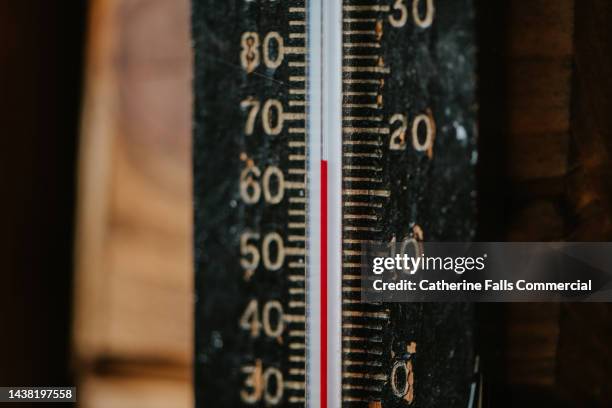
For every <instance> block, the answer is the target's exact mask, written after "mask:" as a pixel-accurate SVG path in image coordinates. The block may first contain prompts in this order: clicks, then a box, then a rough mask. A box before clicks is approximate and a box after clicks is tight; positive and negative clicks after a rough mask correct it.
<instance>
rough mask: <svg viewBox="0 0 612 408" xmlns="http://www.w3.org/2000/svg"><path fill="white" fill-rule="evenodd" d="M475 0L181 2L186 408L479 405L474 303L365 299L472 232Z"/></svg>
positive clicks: (474, 155)
mask: <svg viewBox="0 0 612 408" xmlns="http://www.w3.org/2000/svg"><path fill="white" fill-rule="evenodd" d="M472 2H473V0H379V1H374V0H344V1H323V0H285V1H281V0H234V1H228V2H213V1H212V0H194V1H193V33H194V45H195V81H194V88H195V111H194V115H195V130H194V144H193V150H194V186H195V197H194V198H195V262H196V314H195V318H196V356H195V374H196V375H195V390H196V405H197V407H204V408H206V407H218V406H222V407H250V406H256V407H290V406H299V407H305V406H309V407H368V408H380V407H408V406H410V407H412V406H414V407H445V408H446V407H455V406H457V407H467V406H475V404H476V401H477V399H478V398H477V395H476V394H477V389H476V388H475V386H474V383H473V376H474V375H473V372H474V365H475V361H476V357H475V355H474V338H473V337H474V331H473V327H474V321H473V310H472V307H471V306H469V305H457V304H364V303H362V302H361V301H360V292H359V291H360V274H359V270H360V269H359V268H360V266H361V264H360V260H361V255H362V253H361V251H362V245H363V244H366V243H368V242H385V243H387V242H388V243H398V244H401V243H410V242H415V241H416V242H418V241H423V240H431V241H436V240H449V241H465V240H470V239H471V238H472V236H473V234H474V228H475V226H474V221H473V220H474V201H475V193H474V166H475V164H476V160H477V152H476V128H475V126H476V125H475V124H476V114H477V106H476V100H475V82H476V78H475V38H474V25H475V16H474V5H473V4H472Z"/></svg>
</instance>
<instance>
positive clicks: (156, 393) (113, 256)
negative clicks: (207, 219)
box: [73, 0, 193, 408]
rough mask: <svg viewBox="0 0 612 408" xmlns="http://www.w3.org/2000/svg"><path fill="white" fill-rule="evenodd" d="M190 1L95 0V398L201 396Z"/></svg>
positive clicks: (91, 337)
mask: <svg viewBox="0 0 612 408" xmlns="http://www.w3.org/2000/svg"><path fill="white" fill-rule="evenodd" d="M189 27H190V25H189V1H188V0H172V1H167V0H93V1H92V2H91V4H90V11H89V30H88V32H89V36H88V40H87V56H86V57H87V59H86V81H85V99H84V107H83V116H82V132H81V133H82V135H81V148H80V159H79V184H78V189H79V190H78V191H79V195H78V196H79V206H78V229H77V239H76V247H75V250H76V270H75V307H74V310H75V320H74V353H73V355H74V359H73V360H74V361H73V362H74V367H75V369H76V375H77V379H78V385H79V387H80V390H79V391H80V396H79V399H80V404H81V406H83V407H87V408H89V407H93V408H96V407H114V408H122V407H126V408H127V407H130V408H134V407H136V408H137V407H148V408H150V407H177V408H178V407H188V406H190V405H191V400H192V396H191V394H192V391H191V389H192V387H191V352H192V326H193V319H192V311H191V308H192V299H193V295H192V257H191V253H192V250H191V224H192V222H191V218H192V217H191V156H190V154H191V153H190V139H191V126H190V123H191V51H190V34H189Z"/></svg>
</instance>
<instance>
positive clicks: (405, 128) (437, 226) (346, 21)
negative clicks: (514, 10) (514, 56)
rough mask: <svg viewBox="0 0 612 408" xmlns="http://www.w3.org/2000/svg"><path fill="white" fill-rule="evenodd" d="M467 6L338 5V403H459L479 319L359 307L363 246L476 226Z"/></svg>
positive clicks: (423, 308) (398, 307) (451, 308)
mask: <svg viewBox="0 0 612 408" xmlns="http://www.w3.org/2000/svg"><path fill="white" fill-rule="evenodd" d="M474 24H475V15H474V5H473V4H472V0H388V1H375V0H344V1H343V21H342V29H343V44H342V46H343V55H342V59H343V68H342V69H343V78H342V82H343V86H342V89H343V91H342V92H343V98H342V101H343V102H342V103H343V106H342V108H343V109H342V110H343V123H342V126H343V135H342V144H343V152H342V155H343V156H342V189H343V190H342V296H341V299H342V306H341V307H342V390H341V399H342V406H344V407H368V408H381V407H407V406H411V407H413V406H414V407H427V408H432V407H465V406H468V401H469V398H470V385H471V384H470V383H471V380H472V375H473V374H472V373H473V369H474V360H475V356H474V338H473V337H474V330H473V329H474V315H473V309H472V307H471V306H469V305H459V304H384V303H383V304H367V305H366V304H363V303H361V302H360V290H361V279H360V268H361V259H362V255H363V254H362V244H364V243H367V242H389V243H403V244H404V245H403V247H404V248H414V247H415V244H417V245H416V246H417V247H418V242H421V241H423V240H428V241H466V240H470V239H472V237H473V235H474V230H475V224H474V218H475V193H474V191H475V185H474V168H475V164H476V160H477V155H476V154H477V153H476V114H477V106H476V102H475V101H476V97H475V89H476V78H475V69H476V66H475V52H476V51H475V38H474Z"/></svg>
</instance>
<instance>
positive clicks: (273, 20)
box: [193, 0, 306, 407]
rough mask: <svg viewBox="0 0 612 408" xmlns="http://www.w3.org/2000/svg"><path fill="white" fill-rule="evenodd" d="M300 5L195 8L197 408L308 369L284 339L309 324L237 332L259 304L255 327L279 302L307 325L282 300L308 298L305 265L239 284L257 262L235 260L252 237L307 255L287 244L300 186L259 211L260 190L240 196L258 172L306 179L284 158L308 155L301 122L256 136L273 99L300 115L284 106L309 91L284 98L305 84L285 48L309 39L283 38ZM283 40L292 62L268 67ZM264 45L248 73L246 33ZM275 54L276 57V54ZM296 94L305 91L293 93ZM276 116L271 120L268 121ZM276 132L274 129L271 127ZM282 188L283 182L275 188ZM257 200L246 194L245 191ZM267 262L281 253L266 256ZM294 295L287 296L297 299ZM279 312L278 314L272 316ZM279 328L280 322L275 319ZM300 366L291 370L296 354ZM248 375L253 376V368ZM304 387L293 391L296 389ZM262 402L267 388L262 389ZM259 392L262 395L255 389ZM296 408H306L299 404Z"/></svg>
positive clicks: (234, 399) (202, 1) (200, 3)
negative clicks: (267, 48)
mask: <svg viewBox="0 0 612 408" xmlns="http://www.w3.org/2000/svg"><path fill="white" fill-rule="evenodd" d="M290 7H294V8H296V7H297V8H299V7H304V1H303V0H292V1H288V2H276V1H274V2H258V1H255V2H247V1H228V2H218V1H212V0H196V1H194V2H193V35H194V39H195V83H194V87H195V129H194V144H193V149H194V171H195V176H194V188H195V262H196V290H197V298H196V364H195V391H196V405H197V406H199V407H212V406H223V407H234V406H247V405H248V404H247V403H246V402H245V398H244V397H242V398H241V393H246V394H251V395H252V394H254V393H255V394H257V391H255V390H254V388H256V387H253V385H252V384H251V385H248V384H247V382H249V381H251V380H252V379H253V378H254V377H252V376H251V374H252V373H249V372H248V371H245V370H252V369H253V367H256V366H257V364H259V363H261V369H262V370H264V371H265V370H266V369H270V368H272V369H276V370H278V372H280V373H282V375H283V380H284V381H285V382H295V383H303V381H304V375H303V374H292V373H290V371H289V369H290V368H294V369H302V370H303V369H304V368H305V362H304V359H305V357H304V354H305V351H304V350H293V351H292V350H290V344H291V343H293V342H296V341H302V342H303V341H304V338H303V336H302V338H301V339H297V340H296V339H293V338H291V336H290V334H289V332H290V330H301V331H303V330H305V324H304V322H299V321H298V322H289V321H287V322H285V323H284V324H285V327H286V328H285V330H284V332H283V334H282V335H281V336H279V338H269V337H266V336H265V334H264V333H262V330H260V333H259V334H258V335H257V336H255V337H253V336H251V335H250V333H249V331H248V330H244V329H243V328H241V327H240V325H239V322H240V318H241V316H242V315H243V313H244V312H245V310H246V309H247V307H248V305H249V302H251V301H252V300H254V299H256V300H257V301H258V304H259V307H258V309H259V313H258V315H259V317H260V319H261V318H262V312H263V306H264V304H265V302H269V301H278V302H280V303H281V304H282V306H283V309H284V314H285V316H288V315H290V314H291V315H298V316H300V315H301V316H302V317H303V316H304V308H303V307H302V308H301V309H300V308H297V309H296V308H293V309H292V310H289V306H288V303H289V299H290V298H291V299H295V298H296V296H297V297H298V298H299V299H300V300H302V301H303V300H305V295H304V294H302V295H295V296H293V295H290V294H289V289H290V288H294V289H296V288H297V289H300V288H302V289H303V288H304V286H305V282H304V281H297V282H294V281H290V280H289V278H288V276H289V275H295V274H299V273H301V274H302V276H304V274H305V269H304V268H301V270H300V269H299V268H293V269H290V268H289V265H290V264H292V263H300V262H301V263H302V264H303V263H304V257H303V256H290V255H287V256H286V257H285V261H284V263H283V266H282V267H281V268H280V270H274V271H271V270H265V268H264V267H263V266H262V260H263V258H262V260H260V262H259V266H258V267H257V269H256V270H255V271H254V273H253V275H252V276H251V277H248V278H247V277H245V270H244V269H243V268H242V267H241V264H240V260H241V258H245V259H247V260H252V259H253V258H252V257H251V256H246V257H245V255H244V254H242V253H241V236H243V234H245V233H256V234H259V237H260V238H259V239H258V240H251V241H250V243H255V242H257V244H256V246H257V247H258V249H259V251H260V255H262V256H263V252H262V249H261V248H262V241H263V239H264V236H265V235H266V234H268V233H278V234H279V235H280V236H282V238H283V240H284V245H285V248H286V249H287V248H288V247H289V246H291V247H292V248H298V249H299V248H302V249H303V248H304V244H305V243H304V242H291V243H289V241H288V236H289V234H296V235H305V231H304V228H303V227H301V228H300V227H298V228H290V226H291V223H297V224H300V223H305V215H302V216H298V217H295V216H291V215H290V214H289V210H300V211H305V208H306V207H305V203H299V202H298V203H295V202H289V199H291V198H303V197H305V194H306V193H305V189H304V188H302V189H287V190H285V193H284V197H283V199H282V201H281V202H279V203H276V204H270V203H265V200H264V198H263V192H262V196H261V199H260V200H259V201H258V202H257V203H255V204H248V203H246V202H245V200H244V199H243V198H242V197H241V193H240V184H239V181H240V178H241V172H242V171H243V170H244V169H245V167H246V166H250V165H254V166H256V167H258V168H259V169H260V170H261V172H262V174H261V176H259V177H254V178H255V179H256V181H258V182H261V181H262V180H263V173H264V170H265V169H266V168H267V167H269V166H276V167H278V168H279V169H280V170H281V171H282V172H283V174H284V179H285V183H289V182H304V175H303V174H301V175H299V174H298V175H295V174H289V172H288V170H289V168H292V169H301V170H302V171H305V159H303V160H301V162H300V161H295V160H293V161H292V160H291V155H305V154H306V152H305V147H304V146H302V147H296V148H294V147H290V145H289V142H292V141H293V142H295V141H301V142H303V144H305V134H304V133H301V134H299V133H291V134H290V133H289V129H290V128H292V127H296V128H304V127H305V121H304V119H301V120H292V121H289V120H285V121H284V125H283V130H282V132H281V133H280V134H278V135H269V134H266V133H265V131H264V129H263V127H262V113H263V105H264V102H265V101H266V100H270V99H272V98H273V99H276V100H278V101H280V102H281V103H282V105H283V109H284V112H285V113H287V112H294V113H295V112H297V113H301V114H303V113H304V109H305V108H304V107H299V106H298V107H295V108H291V107H290V106H289V101H290V100H291V101H304V100H305V95H304V94H292V95H289V93H288V89H289V88H292V89H302V90H303V89H305V82H302V83H301V85H300V83H299V82H298V83H292V82H291V80H290V77H291V76H304V75H305V68H304V67H290V66H289V61H293V62H301V63H303V62H304V56H303V54H301V55H299V54H297V55H296V54H291V55H290V54H289V52H288V50H287V48H288V47H304V41H305V40H304V39H295V40H290V39H289V38H288V34H289V33H290V32H294V33H299V32H302V33H303V32H304V29H305V26H304V25H301V26H300V25H297V26H296V25H294V26H290V25H289V19H290V18H291V19H293V20H300V19H301V20H304V19H305V13H304V12H298V13H295V12H289V8H290ZM272 31H275V32H278V33H279V34H280V35H281V36H282V37H283V38H284V44H285V48H286V51H287V53H286V54H285V57H284V60H283V63H282V64H281V65H280V66H279V67H277V68H276V69H270V68H268V67H266V66H265V64H264V60H263V49H262V47H261V46H263V43H264V38H265V36H266V35H267V34H268V33H269V32H272ZM246 32H252V33H257V35H258V36H259V43H260V47H259V48H258V50H259V51H258V52H259V53H260V64H259V66H258V67H257V68H255V70H254V71H253V72H250V73H248V72H247V70H245V69H244V67H243V66H242V65H241V52H242V51H243V47H242V45H241V42H242V39H243V34H244V33H246ZM273 48H276V50H273V54H272V57H273V58H275V55H278V54H277V53H278V49H277V47H273ZM300 86H301V88H300ZM248 97H253V98H254V99H256V100H258V101H260V102H261V105H262V106H261V110H260V112H259V114H258V116H257V119H256V121H255V126H254V132H253V134H252V135H247V134H246V132H245V123H246V122H247V119H248V114H249V110H248V108H241V102H242V101H244V100H245V99H246V98H248ZM274 115H276V113H275V114H274ZM273 123H274V122H273ZM272 189H273V191H275V192H276V191H278V183H274V182H273V183H272ZM250 191H251V193H252V190H250ZM272 252H273V254H272V257H273V258H274V257H275V254H277V253H278V249H277V247H274V248H273V249H272ZM292 296H293V297H292ZM275 313H276V312H275ZM272 321H273V323H275V324H276V323H278V316H277V314H276V315H275V316H274V317H273V318H272ZM296 355H297V357H300V356H301V357H302V359H303V361H298V362H296V361H291V360H290V357H291V356H294V357H295V356H296ZM249 367H250V368H249ZM269 378H272V380H270V381H271V383H270V384H269V386H268V388H267V390H268V393H269V394H270V395H271V396H272V399H273V400H276V398H275V397H276V396H277V395H278V394H277V390H278V386H279V384H278V382H277V379H278V377H274V375H271V376H270V377H269ZM281 387H283V392H282V397H281V398H280V399H279V400H278V401H276V404H274V405H275V406H289V404H290V402H291V401H292V400H291V398H294V401H295V404H297V405H298V406H299V405H300V398H303V397H304V389H301V390H300V389H295V387H284V385H282V384H281ZM298 388H299V387H298ZM263 392H264V394H265V390H264V391H263ZM259 394H261V392H259ZM256 399H257V401H256V402H255V403H253V404H252V405H249V406H264V405H266V402H265V396H262V395H259V397H258V398H256ZM301 405H303V402H301Z"/></svg>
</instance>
